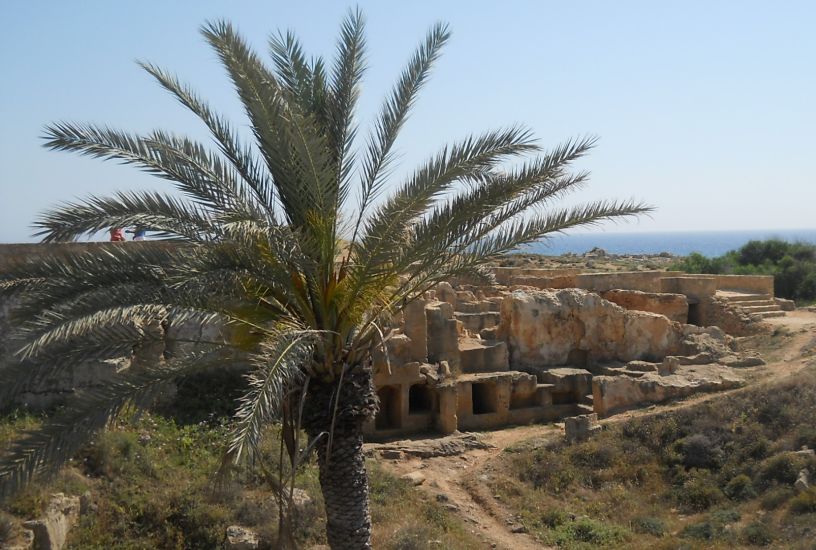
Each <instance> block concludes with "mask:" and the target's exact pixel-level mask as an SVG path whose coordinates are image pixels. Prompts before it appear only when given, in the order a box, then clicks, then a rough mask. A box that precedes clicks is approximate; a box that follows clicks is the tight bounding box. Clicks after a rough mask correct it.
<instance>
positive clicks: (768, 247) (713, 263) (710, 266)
mask: <svg viewBox="0 0 816 550" xmlns="http://www.w3.org/2000/svg"><path fill="white" fill-rule="evenodd" d="M668 269H669V270H679V271H685V272H687V273H713V274H731V275H773V277H774V294H775V295H776V296H779V297H780V298H788V299H791V300H797V301H800V302H803V303H810V302H813V301H814V300H816V245H813V244H809V243H802V242H794V243H791V242H787V241H782V240H779V239H769V240H765V241H750V242H748V243H747V244H745V245H744V246H743V247H742V248H740V249H739V250H732V251H730V252H727V253H726V254H724V255H722V256H719V257H716V258H706V257H705V256H703V255H702V254H698V253H692V254H690V255H688V256H687V257H685V258H683V259H682V260H680V261H678V262H676V263H674V264H672V265H670V266H669V267H668Z"/></svg>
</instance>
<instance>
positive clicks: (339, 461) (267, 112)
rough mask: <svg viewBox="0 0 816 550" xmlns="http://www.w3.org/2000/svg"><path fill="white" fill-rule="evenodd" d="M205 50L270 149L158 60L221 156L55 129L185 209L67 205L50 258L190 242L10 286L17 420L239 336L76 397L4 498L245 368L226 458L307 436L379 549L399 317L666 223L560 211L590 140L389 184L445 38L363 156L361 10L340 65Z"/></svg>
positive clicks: (614, 206) (5, 466) (44, 227)
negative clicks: (369, 453) (385, 376)
mask: <svg viewBox="0 0 816 550" xmlns="http://www.w3.org/2000/svg"><path fill="white" fill-rule="evenodd" d="M202 33H203V35H204V37H205V38H206V40H207V42H209V44H210V45H211V46H212V47H213V48H214V50H215V52H216V53H217V55H218V57H219V58H220V60H221V62H222V64H223V66H224V68H225V69H226V72H227V74H228V76H229V78H230V79H231V81H232V83H233V85H234V86H235V90H236V91H237V93H238V96H239V97H240V100H241V103H242V104H243V107H244V109H245V111H246V116H247V118H248V120H249V125H250V128H251V130H252V138H253V139H251V140H249V142H245V141H246V140H244V141H242V140H241V139H240V137H239V136H238V135H237V133H236V131H235V129H234V127H233V126H232V125H231V124H230V123H229V122H228V121H227V120H225V119H224V118H223V117H222V116H220V115H219V114H217V113H216V112H215V111H214V110H213V109H212V108H211V107H210V106H209V105H208V104H207V103H206V102H205V101H203V100H202V99H201V98H200V97H199V96H198V95H197V94H196V93H195V92H194V91H193V90H191V89H190V88H189V87H188V86H186V85H185V84H183V83H181V82H180V81H179V80H178V79H177V78H176V77H175V76H173V75H172V74H170V73H168V72H166V71H164V70H162V69H161V68H159V67H157V66H155V65H152V64H149V63H141V65H142V67H143V68H144V69H145V70H146V71H147V72H148V73H150V74H151V75H152V76H153V77H154V78H155V79H156V80H157V81H158V82H159V84H161V86H163V87H164V88H166V89H167V90H168V91H169V92H170V93H171V94H173V95H174V96H175V97H176V98H177V99H178V101H179V102H181V104H182V105H184V106H185V107H187V108H188V109H190V110H191V111H192V112H193V113H195V114H196V115H197V116H198V117H199V118H200V119H201V121H203V123H204V124H205V125H206V127H207V128H208V129H209V131H210V133H211V134H212V137H213V140H214V143H215V145H216V150H211V149H210V148H209V147H208V146H207V145H204V144H201V143H198V142H196V141H193V140H191V139H188V138H186V137H181V136H178V135H174V134H171V133H167V132H164V131H154V132H152V133H150V134H148V135H144V136H137V135H133V134H130V133H126V132H121V131H117V130H113V129H110V128H108V127H98V126H92V125H83V124H72V123H58V124H53V125H50V126H48V127H47V128H46V130H45V133H46V136H45V138H46V140H47V142H46V147H49V148H51V149H54V150H61V151H73V152H77V153H80V154H84V155H90V156H93V157H100V158H103V159H115V160H118V161H121V162H123V163H126V164H134V165H136V166H138V167H139V168H141V169H143V170H146V171H147V172H149V173H151V174H155V175H157V176H160V177H162V178H165V179H166V180H169V181H170V182H172V183H173V185H174V186H175V187H176V189H177V192H176V193H175V194H164V193H158V192H141V191H133V192H125V193H116V194H113V195H112V196H110V197H106V198H100V197H95V196H91V197H89V198H87V199H86V200H83V201H81V202H77V203H65V204H63V205H61V206H59V207H57V208H55V209H53V210H51V211H50V212H47V213H46V214H44V215H43V216H42V217H41V219H39V220H38V221H37V222H36V227H37V228H38V229H39V233H38V235H41V236H42V237H43V241H44V242H61V241H71V240H75V239H77V238H79V237H80V236H83V235H87V234H93V233H95V232H97V231H99V230H102V229H105V228H108V227H129V226H141V227H147V228H150V229H151V230H152V231H157V232H160V234H161V235H162V236H163V237H164V238H165V239H168V240H173V241H177V242H178V245H177V246H145V245H138V244H125V245H111V246H102V247H90V248H89V249H87V250H84V251H81V252H70V253H67V254H66V255H63V256H60V257H59V258H56V257H52V258H45V259H41V260H32V261H29V262H24V263H21V264H20V265H18V266H16V267H15V268H14V269H12V270H10V271H9V272H8V273H6V274H4V276H3V278H2V281H0V289H1V290H2V292H3V293H5V294H14V295H17V296H18V298H17V300H18V307H17V310H16V315H17V317H18V319H20V322H19V324H18V326H17V328H16V329H15V330H14V333H13V334H12V335H11V336H12V337H13V338H14V339H15V340H16V341H18V342H19V345H18V348H19V350H20V351H19V357H20V359H21V361H20V362H19V363H18V364H14V365H10V366H6V367H4V368H3V369H2V370H1V371H0V402H4V403H8V402H9V400H10V399H12V398H13V397H14V396H15V395H16V394H18V393H19V392H20V391H21V389H22V388H24V387H25V386H26V384H28V383H29V382H31V381H33V380H37V379H39V378H40V377H44V376H53V375H55V374H56V373H58V372H60V371H61V370H62V369H64V368H68V367H70V366H71V365H72V364H74V363H76V362H77V361H81V360H86V359H93V358H99V357H111V356H117V355H119V356H121V355H130V354H131V353H132V352H133V350H134V349H137V350H138V349H139V348H141V347H144V346H146V345H150V344H151V343H153V344H155V342H156V339H157V338H164V339H165V340H172V339H173V336H172V334H171V332H170V331H167V334H164V335H161V334H159V336H156V335H155V334H156V331H153V330H149V327H151V326H155V325H156V324H157V323H161V324H164V325H167V324H168V323H170V324H171V325H173V324H178V323H187V324H196V325H202V326H205V325H216V326H222V327H226V332H228V333H229V336H228V337H223V338H212V337H211V338H210V339H209V340H208V339H205V338H203V337H201V338H189V337H188V339H187V341H185V342H183V344H184V345H180V346H177V348H176V349H177V351H176V352H175V353H170V352H167V353H165V354H164V357H163V358H162V359H161V360H160V361H156V362H155V364H150V365H142V366H140V367H139V368H131V369H129V370H128V371H127V372H125V373H124V374H122V375H121V376H120V377H118V378H117V379H116V380H115V381H114V382H111V383H110V384H107V385H105V386H104V387H98V388H91V389H85V390H82V391H79V392H77V394H76V395H75V396H74V397H73V398H72V399H71V400H70V402H69V403H68V405H67V406H66V407H65V408H64V410H63V412H62V413H61V414H59V415H57V416H55V417H54V418H52V419H51V420H49V421H48V422H47V423H46V424H45V425H44V427H43V428H42V429H41V430H39V431H37V432H35V433H32V434H29V435H27V436H26V437H24V438H22V439H21V440H19V441H17V442H16V443H15V445H14V446H13V447H12V448H11V450H10V451H9V452H8V453H7V454H6V456H5V457H4V458H3V462H2V468H1V469H0V475H1V476H2V481H3V484H2V488H3V490H4V491H5V492H6V493H8V492H11V491H14V490H16V489H17V488H19V487H20V486H22V485H23V484H25V483H26V482H27V481H29V480H30V479H31V478H32V477H34V476H36V475H39V474H47V473H49V472H53V471H55V469H56V468H58V467H59V465H60V464H62V463H64V462H65V460H67V459H68V458H70V456H71V455H72V454H73V453H75V452H76V450H77V449H78V447H79V445H81V444H82V442H83V441H85V440H87V438H88V437H89V436H90V435H91V434H93V433H94V431H96V430H99V429H100V428H103V427H105V426H106V425H107V424H108V423H109V422H110V420H111V419H112V418H113V417H115V416H116V415H117V414H120V413H121V412H122V411H123V410H131V408H132V407H146V406H149V404H150V403H151V400H152V399H153V398H154V397H155V395H156V394H157V392H158V391H159V390H160V389H161V388H162V386H163V384H165V383H166V382H167V381H168V380H174V379H178V378H181V377H184V376H187V375H189V374H190V373H193V372H195V371H197V370H200V369H203V368H207V367H209V366H212V365H221V364H225V363H227V362H235V363H242V364H249V365H251V366H252V368H253V370H252V373H251V375H249V389H248V392H247V394H246V395H245V396H244V398H243V399H242V400H241V401H240V403H239V405H238V410H237V414H236V417H235V428H234V436H233V437H232V439H231V441H230V442H229V446H228V447H229V453H228V455H229V458H230V459H231V460H232V461H239V460H242V459H244V458H246V456H247V455H251V454H252V453H253V452H254V451H255V449H256V448H257V444H258V441H259V438H260V437H261V433H262V429H263V427H264V426H265V425H267V424H268V423H269V422H271V421H273V420H276V419H280V418H283V419H284V420H287V422H288V424H287V426H289V427H290V428H291V427H293V424H297V422H300V424H299V425H295V426H294V427H298V426H299V427H302V429H303V430H305V432H306V434H307V435H308V437H309V438H310V445H313V447H314V448H315V449H316V452H317V459H318V465H319V472H320V483H321V488H322V492H323V496H324V499H325V504H326V515H327V536H328V541H329V544H330V545H331V547H332V548H370V531H371V520H370V515H369V509H368V484H367V477H366V470H365V464H364V458H363V453H362V445H363V437H362V425H363V423H364V421H366V420H367V419H370V418H371V417H372V415H374V414H375V413H376V411H377V399H376V394H375V392H374V391H373V388H372V372H371V364H372V362H371V350H372V348H373V347H374V346H377V345H381V342H382V339H383V338H384V337H387V333H388V323H387V321H384V320H385V319H387V317H388V315H391V314H394V313H395V312H398V311H400V310H401V308H403V307H404V306H405V305H406V304H407V303H409V302H411V301H412V300H413V299H415V298H417V297H418V296H421V295H422V294H423V293H424V292H425V291H427V290H429V289H431V288H432V287H433V286H434V285H436V284H437V283H439V282H440V281H445V280H447V279H449V278H451V277H456V276H463V275H467V276H470V277H479V278H482V279H485V278H487V279H489V277H490V275H489V273H488V272H487V271H485V270H484V269H483V266H484V265H485V263H486V262H488V261H490V260H493V259H495V258H497V257H498V256H499V255H501V254H503V253H506V252H508V251H512V250H513V249H515V248H517V247H519V246H520V245H523V244H525V243H530V242H533V241H536V240H538V239H541V238H542V237H544V236H545V235H547V234H549V233H552V232H558V231H562V230H565V229H568V228H572V227H578V226H585V225H591V224H595V223H597V222H599V221H601V220H606V219H610V218H618V217H621V216H632V215H637V214H640V213H643V212H647V211H648V210H649V207H648V206H645V205H643V204H641V203H637V202H634V201H599V202H592V203H589V204H585V205H581V206H576V207H569V208H554V207H553V206H552V203H553V201H555V200H557V199H559V198H561V197H562V196H564V195H565V194H566V193H568V192H570V191H572V190H575V189H576V188H578V187H581V186H582V185H583V184H584V182H585V181H586V179H587V174H586V173H583V172H579V173H574V172H572V171H570V165H571V163H572V162H573V161H574V160H576V159H578V158H579V157H581V156H583V155H584V154H585V153H586V152H587V151H588V150H589V149H590V148H591V147H592V146H593V144H594V139H592V138H586V139H576V140H570V141H568V142H566V143H565V144H563V145H561V146H559V147H557V148H555V149H553V150H551V151H547V152H545V151H542V150H541V149H540V148H539V146H538V145H537V144H536V142H535V141H534V139H533V136H532V134H531V133H530V131H528V130H527V129H525V128H522V127H519V126H512V127H508V128H505V129H499V130H494V131H490V132H486V133H484V134H482V135H474V136H469V137H467V138H465V139H463V140H462V141H459V142H456V143H454V144H452V145H449V146H447V147H445V148H443V149H442V150H441V151H440V152H438V153H437V154H435V155H433V156H431V157H430V158H429V159H428V160H427V161H426V162H425V163H424V164H422V165H421V166H419V167H418V168H417V169H416V170H415V171H414V172H413V173H412V174H410V175H409V176H408V177H407V178H406V179H405V180H404V181H402V182H393V181H392V180H393V178H392V177H391V175H392V168H393V162H394V157H395V152H394V144H395V141H396V139H397V136H398V134H399V132H400V130H401V129H402V127H403V125H404V123H405V121H406V119H407V117H408V114H409V111H410V110H411V107H412V105H413V104H414V101H415V100H416V97H417V94H418V92H419V90H420V88H422V86H423V85H424V83H425V82H426V80H427V78H428V76H429V73H430V71H431V67H432V65H433V64H434V61H435V60H436V59H437V58H438V56H439V54H440V50H441V49H442V47H443V45H444V44H445V43H446V42H447V41H448V38H449V31H448V28H447V26H446V25H444V24H437V25H434V26H433V27H432V28H431V29H430V31H429V32H428V34H427V36H426V37H425V39H424V41H423V42H422V43H421V44H420V45H419V47H418V49H417V50H416V52H415V53H414V54H413V56H412V57H411V58H410V61H409V62H408V65H407V67H406V68H405V69H404V70H403V72H402V74H401V75H400V76H399V79H398V81H397V83H396V85H395V86H394V88H393V90H392V91H391V92H390V94H389V95H388V96H387V98H386V100H385V101H384V103H383V105H382V109H381V111H380V112H379V116H378V118H377V119H376V122H375V124H374V127H373V129H372V130H371V132H370V133H369V135H368V137H367V138H365V140H358V128H357V126H356V124H355V106H356V104H357V99H358V93H359V86H360V81H361V78H362V76H363V73H364V69H365V50H366V44H365V38H364V21H363V17H362V15H361V14H360V12H359V11H350V12H349V14H348V16H347V17H346V19H345V20H344V22H343V24H342V27H341V31H340V37H339V40H338V43H337V51H336V56H335V59H334V61H333V62H332V63H331V65H330V66H329V65H328V64H327V63H326V62H325V61H324V60H323V59H322V58H320V57H316V58H307V57H306V56H305V54H304V53H303V50H302V48H301V45H300V43H299V41H298V40H297V39H296V37H295V36H294V35H293V34H291V33H286V34H278V35H274V36H273V37H272V38H271V39H270V42H269V48H270V51H271V61H272V66H271V68H270V66H268V65H267V64H265V63H264V62H263V61H262V60H261V58H260V57H259V56H258V55H256V54H255V53H254V52H253V51H252V50H251V49H250V48H249V46H248V45H247V44H246V42H245V41H244V40H243V39H242V38H241V37H240V36H239V34H238V33H237V32H236V31H235V29H234V28H233V27H232V26H231V25H230V24H229V23H227V22H222V21H219V22H213V23H208V24H206V25H204V26H203V28H202ZM358 141H362V146H361V147H359V148H357V149H358V150H355V144H356V143H357V142H358ZM159 332H161V331H159ZM293 419H294V420H293ZM298 419H300V420H298Z"/></svg>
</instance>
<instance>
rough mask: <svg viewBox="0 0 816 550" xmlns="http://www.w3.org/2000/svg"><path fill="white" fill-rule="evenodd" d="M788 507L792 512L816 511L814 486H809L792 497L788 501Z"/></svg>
mask: <svg viewBox="0 0 816 550" xmlns="http://www.w3.org/2000/svg"><path fill="white" fill-rule="evenodd" d="M790 509H791V512H793V513H794V514H809V513H811V512H816V487H811V488H809V489H807V490H806V491H802V492H801V493H799V494H798V495H796V496H795V497H793V498H792V499H791V501H790Z"/></svg>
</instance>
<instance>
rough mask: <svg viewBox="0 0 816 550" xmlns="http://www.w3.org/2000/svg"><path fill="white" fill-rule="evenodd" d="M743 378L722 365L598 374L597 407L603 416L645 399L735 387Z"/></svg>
mask: <svg viewBox="0 0 816 550" xmlns="http://www.w3.org/2000/svg"><path fill="white" fill-rule="evenodd" d="M743 383H744V382H743V379H742V378H741V377H739V376H738V375H736V374H735V373H734V371H733V370H732V369H731V368H729V367H725V366H722V365H717V364H712V365H685V366H679V367H678V368H677V372H676V373H675V374H671V375H668V376H660V375H659V374H658V373H652V372H648V373H644V374H643V376H641V377H639V378H632V377H629V376H595V377H594V378H593V379H592V396H593V407H594V409H595V412H596V413H598V415H600V416H605V415H608V414H610V413H611V412H615V411H619V410H622V409H626V408H629V407H632V406H634V405H638V404H641V403H659V402H661V401H666V400H668V399H674V398H678V397H685V396H688V395H691V394H693V393H698V392H703V391H717V390H725V389H729V388H735V387H738V386H741V385H742V384H743Z"/></svg>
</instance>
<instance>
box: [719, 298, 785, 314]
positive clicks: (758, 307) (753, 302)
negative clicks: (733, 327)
mask: <svg viewBox="0 0 816 550" xmlns="http://www.w3.org/2000/svg"><path fill="white" fill-rule="evenodd" d="M718 295H719V296H720V297H722V298H725V299H726V300H727V301H728V303H729V304H731V305H733V306H735V307H738V308H740V309H741V310H742V311H744V312H745V313H747V314H748V315H750V316H752V317H754V318H760V319H768V318H771V317H784V316H785V312H784V311H782V308H781V307H779V304H777V303H776V302H775V301H774V299H773V298H771V296H770V295H768V294H748V293H741V292H719V291H718Z"/></svg>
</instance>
